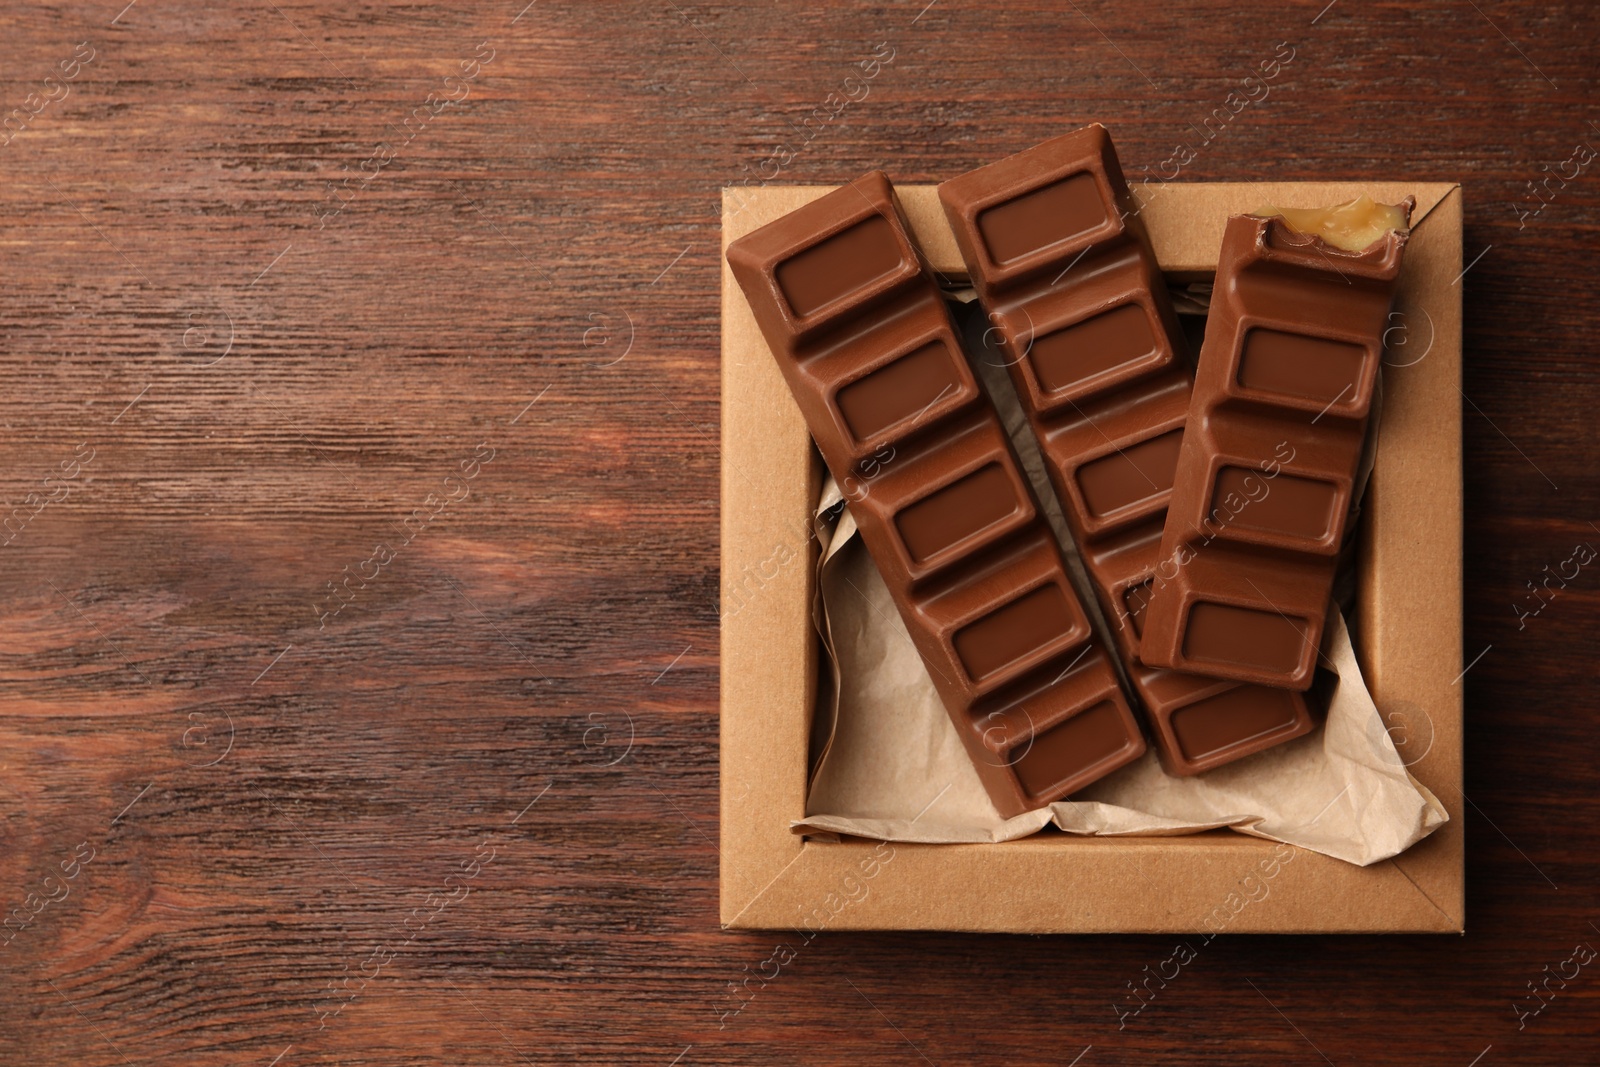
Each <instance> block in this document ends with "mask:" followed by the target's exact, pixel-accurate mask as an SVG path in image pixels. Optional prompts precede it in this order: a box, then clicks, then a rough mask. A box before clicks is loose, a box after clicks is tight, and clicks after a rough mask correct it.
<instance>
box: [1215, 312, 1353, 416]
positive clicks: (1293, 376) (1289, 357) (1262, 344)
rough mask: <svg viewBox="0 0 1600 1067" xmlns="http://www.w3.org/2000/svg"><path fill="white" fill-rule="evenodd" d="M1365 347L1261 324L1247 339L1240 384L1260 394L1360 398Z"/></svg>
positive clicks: (1320, 399) (1321, 400)
mask: <svg viewBox="0 0 1600 1067" xmlns="http://www.w3.org/2000/svg"><path fill="white" fill-rule="evenodd" d="M1365 361H1366V349H1365V348H1363V347H1362V346H1360V345H1353V344H1350V343H1349V342H1348V341H1330V340H1328V339H1327V338H1323V337H1308V336H1306V335H1304V334H1297V333H1285V332H1284V331H1282V330H1269V329H1266V328H1265V327H1260V326H1257V327H1255V328H1253V329H1251V330H1250V331H1249V332H1248V333H1247V334H1246V335H1245V339H1244V351H1243V353H1242V354H1241V355H1240V358H1239V384H1240V385H1242V386H1244V387H1245V388H1246V389H1250V390H1254V391H1255V392H1258V393H1271V394H1273V395H1274V396H1283V397H1290V398H1293V399H1295V400H1302V401H1307V400H1308V401H1312V402H1314V403H1317V404H1329V405H1332V404H1336V403H1343V404H1351V403H1354V402H1355V401H1357V400H1358V399H1360V396H1359V393H1360V390H1361V372H1362V369H1363V366H1362V365H1363V364H1364V363H1365Z"/></svg>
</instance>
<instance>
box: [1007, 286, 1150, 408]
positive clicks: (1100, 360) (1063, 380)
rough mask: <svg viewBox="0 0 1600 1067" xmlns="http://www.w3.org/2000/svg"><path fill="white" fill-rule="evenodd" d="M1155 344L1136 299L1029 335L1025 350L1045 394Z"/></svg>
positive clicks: (1144, 355)
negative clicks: (1028, 347)
mask: <svg viewBox="0 0 1600 1067" xmlns="http://www.w3.org/2000/svg"><path fill="white" fill-rule="evenodd" d="M1158 349H1159V342H1157V340H1156V336H1155V332H1154V331H1153V330H1152V329H1151V326H1150V315H1149V313H1148V312H1146V311H1145V309H1144V308H1143V307H1141V306H1140V305H1138V304H1123V305H1122V306H1121V307H1116V308H1112V309H1111V310H1110V311H1104V312H1101V313H1100V314H1098V315H1095V316H1094V317H1092V318H1089V319H1085V320H1084V321H1082V322H1077V323H1073V324H1072V325H1071V326H1068V327H1066V328H1065V329H1061V330H1055V331H1053V332H1051V333H1047V334H1044V335H1042V336H1039V337H1035V338H1034V341H1033V349H1032V351H1031V352H1030V353H1029V355H1030V356H1031V357H1032V362H1033V371H1034V373H1035V374H1036V375H1038V378H1039V388H1040V389H1041V390H1042V391H1043V392H1045V393H1047V394H1048V393H1057V392H1062V391H1065V390H1068V389H1071V388H1072V387H1074V386H1076V385H1078V384H1080V383H1082V382H1086V381H1088V380H1089V379H1091V378H1095V377H1098V376H1099V375H1102V374H1104V373H1106V372H1107V371H1111V370H1115V369H1116V368H1118V367H1123V366H1126V365H1127V364H1129V363H1135V362H1138V361H1141V360H1146V359H1149V358H1151V357H1152V356H1154V355H1156V354H1157V352H1158Z"/></svg>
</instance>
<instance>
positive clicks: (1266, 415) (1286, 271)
mask: <svg viewBox="0 0 1600 1067" xmlns="http://www.w3.org/2000/svg"><path fill="white" fill-rule="evenodd" d="M1364 203H1365V206H1366V209H1370V210H1367V212H1366V213H1367V214H1368V215H1371V216H1374V217H1382V218H1388V219H1390V220H1392V225H1393V226H1395V227H1398V228H1390V227H1382V226H1380V227H1377V228H1376V229H1374V228H1373V227H1371V226H1370V225H1365V226H1355V227H1351V226H1349V225H1342V224H1341V222H1340V219H1339V218H1338V217H1337V216H1339V215H1340V214H1341V213H1344V214H1346V215H1349V214H1351V213H1352V211H1353V209H1357V208H1360V207H1361V202H1358V203H1357V204H1355V205H1346V206H1345V207H1343V208H1339V209H1330V210H1329V211H1328V212H1321V213H1319V212H1294V213H1290V214H1291V215H1292V216H1293V217H1295V218H1296V223H1295V226H1298V227H1301V228H1302V229H1307V228H1311V226H1312V225H1313V224H1314V223H1330V222H1331V223H1332V224H1330V225H1327V226H1320V227H1318V228H1320V229H1322V230H1323V232H1324V233H1326V234H1327V235H1328V236H1329V237H1330V238H1332V239H1331V240H1324V239H1323V238H1322V237H1320V236H1316V235H1315V234H1313V233H1309V232H1300V229H1296V228H1295V226H1291V225H1290V224H1289V222H1288V221H1286V220H1285V219H1283V218H1277V217H1263V216H1260V215H1236V216H1234V217H1233V218H1231V219H1229V220H1228V226H1227V229H1226V231H1225V233H1224V235H1223V240H1222V252H1221V255H1220V258H1219V259H1218V265H1217V280H1216V287H1215V290H1214V291H1213V293H1212V297H1211V312H1210V316H1209V318H1208V319H1207V321H1206V336H1205V343H1204V344H1203V345H1202V346H1201V349H1200V361H1199V366H1198V368H1197V370H1196V372H1195V388H1194V401H1193V403H1192V404H1191V406H1190V409H1189V418H1188V421H1187V423H1186V424H1185V427H1184V436H1183V447H1182V448H1181V449H1180V450H1179V452H1178V465H1177V473H1176V481H1175V488H1174V490H1173V493H1172V503H1171V506H1170V507H1169V509H1168V512H1167V522H1166V526H1165V528H1164V530H1163V533H1162V538H1161V549H1160V559H1159V561H1158V564H1157V573H1156V579H1157V580H1156V582H1155V583H1154V585H1153V587H1152V589H1151V593H1150V602H1149V606H1148V608H1146V610H1145V618H1144V638H1143V642H1142V643H1141V645H1140V656H1141V658H1143V659H1144V661H1145V662H1146V663H1150V664H1153V665H1160V666H1164V667H1173V668H1179V669H1183V670H1189V671H1195V672H1198V673H1202V674H1209V675H1214V676H1216V677H1219V678H1232V679H1237V680H1240V681H1248V682H1259V683H1262V684H1265V685H1277V686H1284V687H1287V688H1291V689H1305V688H1306V687H1307V686H1309V685H1310V684H1311V680H1312V676H1313V674H1314V672H1315V668H1316V659H1317V649H1318V646H1319V645H1320V644H1321V642H1322V626H1323V618H1324V616H1325V613H1326V611H1327V608H1328V597H1329V594H1330V592H1331V590H1332V586H1333V578H1334V570H1335V567H1336V565H1337V556H1338V553H1339V549H1340V546H1341V545H1342V544H1343V543H1344V537H1345V527H1346V524H1347V519H1348V516H1349V512H1350V494H1351V491H1352V486H1353V484H1354V481H1355V476H1356V468H1357V465H1358V463H1359V461H1360V456H1361V446H1362V440H1363V437H1364V435H1365V433H1366V428H1367V414H1368V412H1369V410H1370V409H1371V406H1372V391H1373V386H1374V382H1375V380H1376V378H1377V373H1378V362H1379V360H1380V359H1381V358H1382V354H1383V334H1384V330H1385V329H1386V328H1387V327H1388V325H1389V309H1390V306H1391V304H1392V302H1393V299H1394V289H1395V279H1396V278H1397V276H1398V275H1399V273H1400V257H1401V252H1402V251H1403V250H1404V248H1405V243H1406V233H1405V231H1404V226H1405V224H1406V222H1407V220H1408V218H1409V214H1410V210H1411V203H1410V202H1407V203H1406V204H1404V205H1401V206H1400V207H1399V208H1398V209H1396V208H1386V207H1383V206H1382V205H1373V204H1371V202H1370V201H1365V202H1364ZM1344 221H1345V222H1348V221H1349V220H1348V219H1346V220H1344ZM1372 233H1377V234H1381V236H1377V237H1376V239H1375V240H1368V238H1369V237H1370V236H1371V234H1372ZM1353 234H1366V236H1363V237H1362V238H1361V240H1368V243H1366V244H1365V245H1361V246H1360V247H1361V250H1360V251H1352V250H1350V249H1349V248H1342V247H1340V246H1339V244H1338V243H1335V242H1336V241H1337V240H1338V238H1339V237H1340V236H1341V235H1342V236H1344V237H1350V236H1351V235H1353ZM1344 243H1346V244H1350V243H1356V244H1358V245H1359V241H1357V242H1350V241H1345V242H1344Z"/></svg>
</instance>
